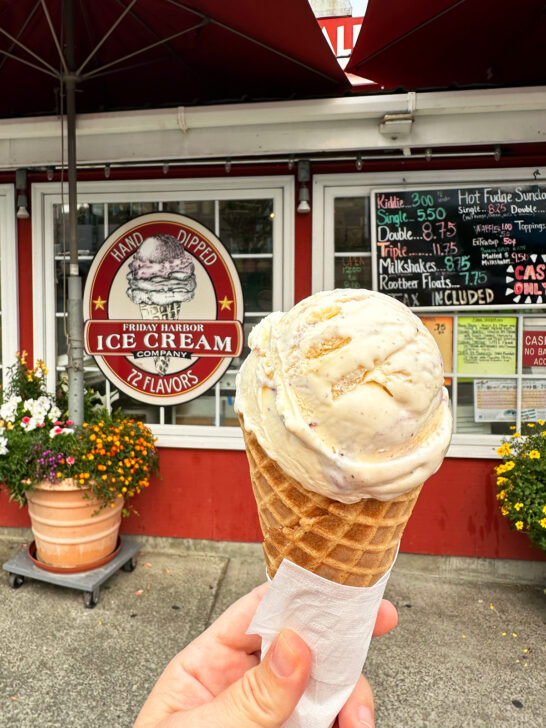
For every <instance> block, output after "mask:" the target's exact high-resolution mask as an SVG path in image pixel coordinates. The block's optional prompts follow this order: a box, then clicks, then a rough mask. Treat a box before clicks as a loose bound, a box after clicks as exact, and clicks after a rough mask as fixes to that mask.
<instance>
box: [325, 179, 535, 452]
mask: <svg viewBox="0 0 546 728" xmlns="http://www.w3.org/2000/svg"><path fill="white" fill-rule="evenodd" d="M545 179H546V169H545V168H538V169H537V167H536V166H532V167H517V168H502V169H491V168H486V169H471V170H464V169H452V170H447V169H444V170H430V171H429V170H423V171H421V170H420V171H396V172H370V173H367V172H366V171H365V169H364V170H363V171H361V172H357V173H348V174H323V175H315V177H314V179H313V213H312V214H313V220H312V225H313V242H312V251H313V270H312V290H313V292H317V291H320V290H325V289H331V288H333V287H334V274H335V271H334V266H333V260H334V215H333V209H334V208H333V200H334V198H335V197H362V196H364V195H368V194H370V191H371V190H372V189H376V188H378V187H390V186H398V187H399V186H405V185H407V186H408V187H409V186H410V185H411V186H418V185H419V186H422V185H434V184H437V185H440V184H441V185H449V186H456V185H457V184H466V183H478V182H479V183H484V184H487V183H488V182H501V183H506V184H511V183H514V182H525V183H527V184H529V183H533V182H543V181H544V180H545ZM530 308H532V309H534V310H536V311H537V312H539V311H544V310H546V305H538V306H537V305H535V306H532V307H530ZM439 310H442V311H444V310H445V312H446V315H448V314H449V311H448V310H447V309H439ZM450 311H451V312H452V313H457V312H459V313H460V312H465V311H467V309H466V308H464V307H463V308H460V309H453V307H451V308H450ZM417 313H419V312H417ZM423 313H425V312H423ZM431 313H432V310H427V311H426V314H428V315H430V314H431ZM487 313H492V311H491V309H487ZM502 313H503V311H502V309H500V314H501V315H502ZM473 314H474V315H476V310H474V311H473ZM505 315H506V312H505ZM514 378H517V375H514ZM545 378H546V376H545ZM501 440H502V437H501V436H500V435H499V436H496V435H473V434H468V435H465V434H455V435H454V436H453V440H452V442H451V445H450V447H449V450H448V453H447V456H448V457H455V458H484V459H485V458H495V459H496V458H498V456H497V454H496V449H497V448H498V447H499V445H500V444H501Z"/></svg>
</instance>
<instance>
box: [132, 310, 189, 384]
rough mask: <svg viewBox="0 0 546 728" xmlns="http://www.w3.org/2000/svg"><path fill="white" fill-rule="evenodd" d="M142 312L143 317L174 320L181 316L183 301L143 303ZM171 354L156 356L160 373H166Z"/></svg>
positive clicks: (156, 364)
mask: <svg viewBox="0 0 546 728" xmlns="http://www.w3.org/2000/svg"><path fill="white" fill-rule="evenodd" d="M139 306H140V313H141V316H142V318H143V319H148V320H154V321H173V320H175V319H178V318H180V309H181V307H182V302H181V301H171V302H170V303H163V304H156V303H141V304H139ZM170 358H171V357H170V356H154V364H155V368H156V370H157V371H158V372H159V373H160V374H166V373H167V369H168V368H169V361H170Z"/></svg>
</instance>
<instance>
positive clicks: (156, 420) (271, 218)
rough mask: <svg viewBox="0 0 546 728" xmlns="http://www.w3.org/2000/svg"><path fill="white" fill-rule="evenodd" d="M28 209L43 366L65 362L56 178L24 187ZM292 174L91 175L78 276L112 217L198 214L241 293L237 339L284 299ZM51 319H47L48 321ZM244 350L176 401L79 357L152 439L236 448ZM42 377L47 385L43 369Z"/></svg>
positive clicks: (64, 218)
mask: <svg viewBox="0 0 546 728" xmlns="http://www.w3.org/2000/svg"><path fill="white" fill-rule="evenodd" d="M33 200H34V202H33V204H35V205H36V206H35V207H34V209H35V210H37V209H41V210H43V215H42V217H41V218H38V219H37V220H36V222H35V226H36V227H35V234H34V236H33V240H34V246H35V259H36V261H37V264H36V265H35V271H34V279H35V286H34V290H35V301H37V300H43V302H44V305H43V307H42V308H41V311H42V320H41V321H40V319H39V318H37V319H35V320H36V323H35V343H34V347H35V351H36V352H37V354H38V352H44V354H43V355H44V358H45V359H46V362H48V365H49V366H48V368H50V370H51V372H56V376H58V375H60V374H61V373H62V372H63V371H64V370H65V369H66V366H67V360H68V357H67V337H66V300H67V295H66V293H67V292H66V283H67V278H66V276H67V275H68V247H69V246H68V240H67V236H68V232H67V223H68V207H67V200H66V197H64V196H63V195H62V194H61V190H60V188H59V186H58V185H55V184H40V185H35V186H34V188H33ZM292 200H293V179H292V178H291V177H271V178H265V177H253V178H251V179H244V178H237V179H234V180H224V179H222V180H217V179H208V180H206V179H200V180H167V181H147V182H145V181H127V182H117V181H116V182H101V183H98V182H91V183H80V184H79V185H78V247H79V260H80V272H81V275H82V278H83V282H84V285H85V277H86V275H87V272H88V271H89V267H90V265H91V262H92V260H93V257H94V255H95V253H96V252H97V250H98V249H99V248H100V246H101V245H102V243H103V241H104V240H105V239H106V237H107V236H108V235H109V234H110V233H111V232H112V231H113V230H115V229H116V228H117V227H118V226H119V225H122V224H123V223H125V222H127V221H128V220H130V219H132V218H134V217H136V216H138V215H143V214H146V213H150V212H161V211H165V212H176V213H180V214H184V215H187V216H189V217H192V218H194V219H195V220H197V221H199V222H200V223H202V224H203V225H205V226H207V227H208V228H209V229H211V230H212V231H214V233H215V234H216V235H217V236H218V237H219V238H220V240H221V241H222V243H223V244H224V246H225V247H226V248H227V250H228V251H229V252H230V254H231V256H232V258H233V259H234V261H235V265H236V267H237V270H238V272H239V276H240V279H241V285H242V288H243V295H244V301H245V318H244V330H245V341H246V340H248V333H249V332H250V330H251V329H252V327H253V326H254V325H255V324H256V323H257V322H258V321H259V320H260V319H261V318H263V316H265V315H266V314H268V313H270V312H271V311H273V310H275V309H280V308H287V307H290V306H291V305H292V303H293V283H292V277H293V276H292V266H293V263H292V247H293V246H292V239H293V233H292V228H293V212H292V205H293V202H292ZM53 322H54V323H53ZM247 352H248V349H245V350H244V351H243V354H242V355H241V357H240V358H239V359H237V360H234V361H233V362H232V363H231V365H230V367H229V369H228V370H227V372H226V373H225V374H224V376H223V377H222V379H221V380H220V381H219V382H218V383H217V384H216V385H215V386H214V387H213V388H212V389H211V390H209V391H208V392H207V393H206V394H204V395H202V396H201V397H198V398H196V399H194V400H192V401H190V402H187V403H184V404H182V405H178V406H170V407H160V406H155V405H148V404H144V403H142V402H139V401H137V400H134V399H132V398H131V397H130V396H128V395H126V394H124V393H122V392H119V391H118V390H116V389H115V388H114V386H113V385H111V384H110V382H108V381H107V380H106V379H105V378H104V377H103V375H102V373H101V372H100V370H99V369H98V367H97V366H96V364H95V361H94V359H93V358H92V357H87V358H86V360H85V362H84V366H85V382H86V384H87V385H88V386H92V387H93V388H94V389H95V390H97V391H99V392H101V394H102V395H103V396H104V399H105V403H106V404H107V405H109V406H111V405H116V406H119V405H121V406H123V407H124V409H126V410H127V411H129V412H131V413H133V414H134V415H135V416H138V417H141V418H142V419H144V421H146V422H148V423H149V424H151V425H152V427H153V429H154V432H155V433H156V434H157V435H158V437H159V444H160V445H164V446H165V445H169V446H193V447H222V448H226V447H242V439H241V437H240V433H239V429H238V421H237V417H236V415H235V412H234V409H233V400H234V395H235V375H236V373H237V370H238V368H239V366H240V364H241V362H242V360H243V358H244V356H246V354H247ZM49 384H50V386H52V385H53V384H54V375H53V374H51V381H50V382H49Z"/></svg>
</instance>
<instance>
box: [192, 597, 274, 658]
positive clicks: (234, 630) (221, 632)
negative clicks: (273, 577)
mask: <svg viewBox="0 0 546 728" xmlns="http://www.w3.org/2000/svg"><path fill="white" fill-rule="evenodd" d="M266 591H267V584H261V585H260V586H258V587H256V588H255V589H253V590H252V591H251V592H249V593H248V594H245V596H244V597H241V598H240V599H238V600H237V601H236V602H234V603H233V604H232V605H231V606H230V607H229V608H228V609H226V611H225V612H224V613H223V614H222V615H221V616H220V617H218V619H217V620H216V621H215V622H214V623H213V624H212V625H211V626H210V627H209V628H208V630H207V631H206V632H204V634H203V635H202V636H203V637H204V636H205V635H206V636H207V638H209V637H212V638H213V639H214V640H216V641H218V642H219V643H220V644H221V645H224V646H225V647H229V648H231V649H234V650H243V651H244V652H247V653H249V654H250V653H251V652H258V651H259V650H260V647H261V643H262V640H261V638H260V637H259V636H258V635H255V634H254V635H252V634H246V631H247V629H248V625H249V624H250V622H251V621H252V617H253V616H254V613H255V611H256V609H258V605H259V604H260V602H261V601H262V599H263V597H264V595H265V593H266Z"/></svg>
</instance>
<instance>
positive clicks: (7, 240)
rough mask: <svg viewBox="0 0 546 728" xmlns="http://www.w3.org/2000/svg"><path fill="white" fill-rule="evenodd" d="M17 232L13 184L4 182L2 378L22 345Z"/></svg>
mask: <svg viewBox="0 0 546 728" xmlns="http://www.w3.org/2000/svg"><path fill="white" fill-rule="evenodd" d="M17 278H18V275H17V236H16V225H15V195H14V192H13V186H12V185H0V333H1V336H0V346H1V351H0V381H1V382H3V381H4V372H5V368H6V367H9V366H10V365H11V364H13V362H14V361H15V352H16V351H17V350H18V349H19V336H18V320H19V315H18V288H17Z"/></svg>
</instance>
